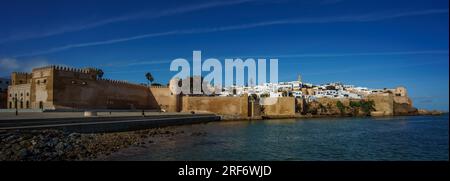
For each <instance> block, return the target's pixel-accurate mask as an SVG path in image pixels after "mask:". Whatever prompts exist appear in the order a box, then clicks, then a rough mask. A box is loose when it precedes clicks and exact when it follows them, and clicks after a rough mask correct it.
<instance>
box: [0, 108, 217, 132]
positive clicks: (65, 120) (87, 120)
mask: <svg viewBox="0 0 450 181" xmlns="http://www.w3.org/2000/svg"><path fill="white" fill-rule="evenodd" d="M0 115H1V116H2V117H1V118H0V131H1V130H17V129H48V128H52V129H62V130H66V131H71V132H115V131H130V130H139V129H146V128H151V127H161V126H171V125H181V124H193V123H206V122H210V121H219V120H220V117H219V116H216V115H214V114H186V113H157V112H146V113H145V115H146V116H145V117H143V116H142V112H141V113H138V112H120V113H119V112H114V113H111V115H110V114H109V112H102V113H99V116H95V117H83V113H77V112H70V113H69V112H64V113H61V112H52V113H22V114H21V115H19V116H15V115H14V113H13V114H10V113H0Z"/></svg>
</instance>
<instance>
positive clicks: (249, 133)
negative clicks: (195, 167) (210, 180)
mask: <svg viewBox="0 0 450 181" xmlns="http://www.w3.org/2000/svg"><path fill="white" fill-rule="evenodd" d="M448 119H449V118H448V114H446V115H443V116H416V117H395V118H335V119H334V118H326V119H307V120H265V121H252V122H248V121H237V122H216V123H208V124H199V125H189V126H180V127H174V128H173V129H176V130H184V131H186V132H185V134H182V135H180V136H177V137H175V138H171V139H170V140H165V141H161V142H160V143H154V144H151V145H149V146H148V147H147V148H140V149H135V150H128V151H125V152H124V153H120V154H117V155H113V156H112V157H111V159H118V160H448V159H449V157H448V155H449V149H448V143H449V137H448V133H449V131H448V127H449V125H448ZM171 129H172V128H171ZM192 132H193V133H203V135H200V136H199V135H195V134H194V135H192V134H191V133H192ZM205 133H206V134H205Z"/></svg>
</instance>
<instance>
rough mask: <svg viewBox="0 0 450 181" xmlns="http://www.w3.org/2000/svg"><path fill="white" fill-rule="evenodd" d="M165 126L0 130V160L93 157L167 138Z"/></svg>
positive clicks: (91, 158) (59, 159)
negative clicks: (90, 130)
mask: <svg viewBox="0 0 450 181" xmlns="http://www.w3.org/2000/svg"><path fill="white" fill-rule="evenodd" d="M180 133H183V132H182V131H179V132H174V131H171V130H169V129H166V128H156V129H147V130H139V131H130V132H119V133H97V134H94V133H91V134H80V133H68V132H64V131H60V130H31V131H3V132H0V161H62V160H67V161H75V160H93V159H95V158H97V157H99V156H104V155H109V154H111V153H113V152H116V151H118V150H120V149H123V148H127V147H130V146H141V145H145V144H149V143H152V141H151V139H152V138H155V137H158V136H164V137H170V136H174V135H176V134H180Z"/></svg>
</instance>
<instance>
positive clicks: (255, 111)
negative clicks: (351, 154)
mask: <svg viewBox="0 0 450 181" xmlns="http://www.w3.org/2000/svg"><path fill="white" fill-rule="evenodd" d="M11 83H12V85H11V86H9V87H8V95H7V97H8V100H7V101H8V102H7V107H8V108H10V109H14V108H16V107H17V108H19V109H44V110H85V109H124V110H130V109H153V110H161V111H165V112H192V111H193V112H210V113H215V114H219V115H228V116H235V117H257V116H266V117H276V116H282V117H291V116H292V117H293V116H295V115H296V114H302V113H304V112H305V110H308V109H310V108H314V104H317V105H316V107H317V108H315V109H316V110H318V111H316V113H313V114H318V115H321V114H322V115H334V114H341V113H342V111H340V109H339V108H337V106H336V105H337V101H340V102H341V103H342V104H343V105H344V106H346V107H348V105H349V102H350V101H352V100H349V99H339V100H337V99H318V100H315V101H314V102H307V101H306V100H304V99H302V98H294V97H279V98H276V101H275V102H274V104H271V105H267V104H261V103H264V101H265V99H264V98H261V99H257V100H255V101H252V100H250V99H249V97H248V96H227V97H221V96H180V95H174V94H172V92H171V91H170V88H169V87H170V86H152V87H147V86H143V85H137V84H132V83H128V82H125V81H117V80H109V79H101V78H98V76H97V69H94V68H86V69H74V68H68V67H59V66H47V67H41V68H35V69H33V70H32V73H13V74H12V75H11ZM364 100H370V101H373V102H374V109H375V111H373V114H372V115H375V116H392V115H407V114H412V113H415V112H417V109H415V108H414V107H412V101H411V99H409V98H408V96H407V92H406V89H405V88H404V87H398V88H396V89H391V90H389V91H388V92H383V93H377V94H372V95H369V96H367V97H366V98H365V99H364Z"/></svg>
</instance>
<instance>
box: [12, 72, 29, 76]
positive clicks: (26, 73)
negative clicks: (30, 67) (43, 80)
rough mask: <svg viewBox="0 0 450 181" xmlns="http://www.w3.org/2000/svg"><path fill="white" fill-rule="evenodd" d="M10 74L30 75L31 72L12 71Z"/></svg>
mask: <svg viewBox="0 0 450 181" xmlns="http://www.w3.org/2000/svg"><path fill="white" fill-rule="evenodd" d="M12 75H18V76H21V75H22V76H30V75H31V73H28V72H13V73H12Z"/></svg>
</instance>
